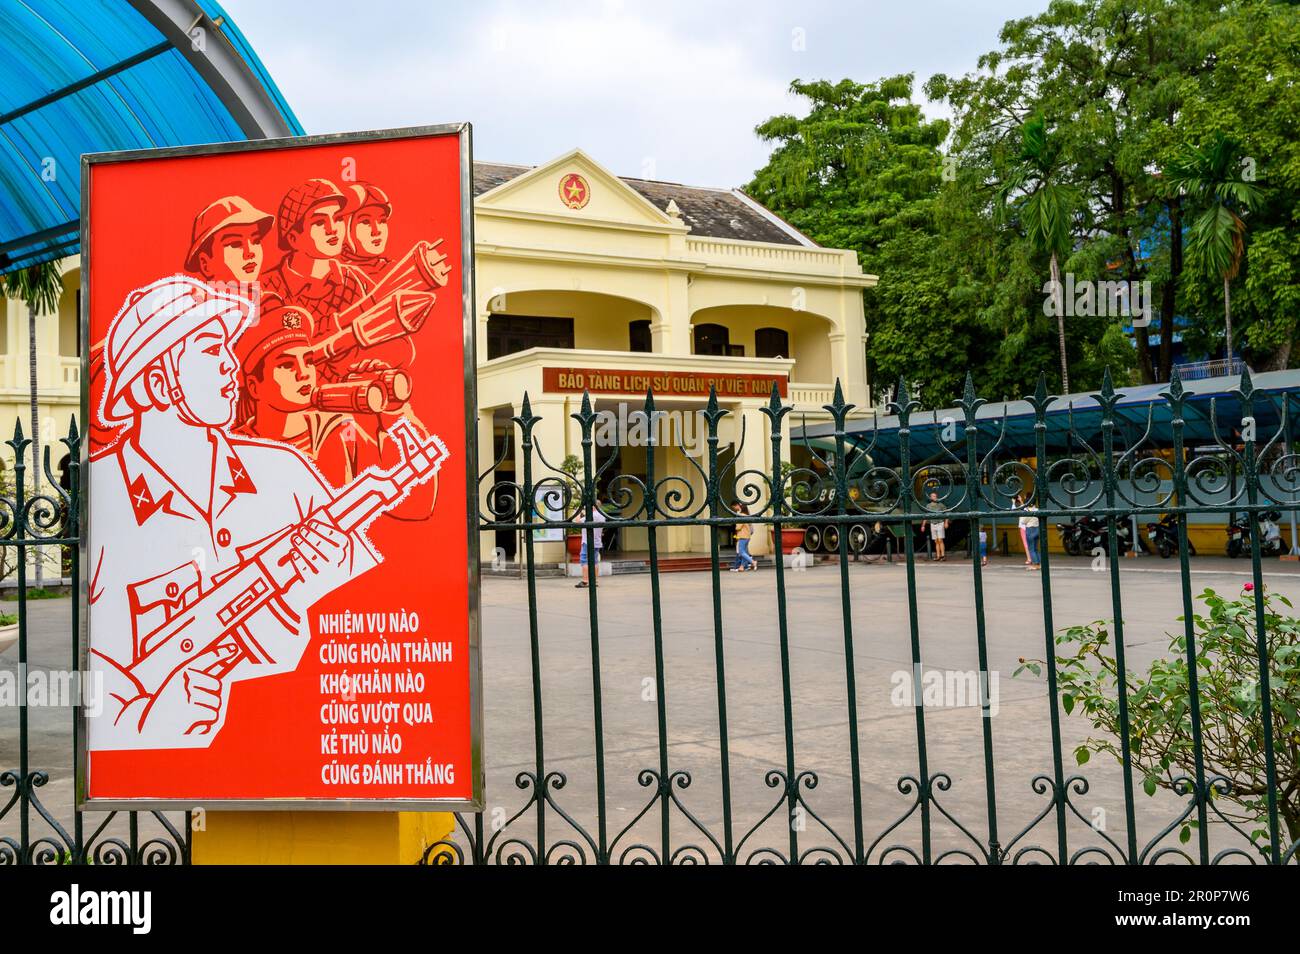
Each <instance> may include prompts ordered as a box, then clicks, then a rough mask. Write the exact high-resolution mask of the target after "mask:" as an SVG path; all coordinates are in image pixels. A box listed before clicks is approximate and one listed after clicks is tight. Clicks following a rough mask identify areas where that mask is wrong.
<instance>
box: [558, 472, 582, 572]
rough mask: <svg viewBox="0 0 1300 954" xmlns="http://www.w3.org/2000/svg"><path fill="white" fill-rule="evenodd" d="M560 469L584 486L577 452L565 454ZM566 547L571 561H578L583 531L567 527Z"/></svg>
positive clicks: (565, 531) (565, 532) (565, 533)
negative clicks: (579, 475)
mask: <svg viewBox="0 0 1300 954" xmlns="http://www.w3.org/2000/svg"><path fill="white" fill-rule="evenodd" d="M560 471H561V472H562V473H564V475H565V476H567V477H568V478H569V479H570V480H572V481H573V482H574V483H575V484H577V485H578V486H579V487H581V486H582V481H581V480H580V479H579V478H578V474H580V473H581V472H582V461H581V460H580V459H579V458H578V455H577V454H568V455H567V456H565V458H564V460H563V461H561V462H560ZM564 549H565V552H567V553H568V555H569V562H570V563H577V562H578V554H579V553H581V552H582V531H581V530H579V529H578V528H577V527H566V528H565V530H564Z"/></svg>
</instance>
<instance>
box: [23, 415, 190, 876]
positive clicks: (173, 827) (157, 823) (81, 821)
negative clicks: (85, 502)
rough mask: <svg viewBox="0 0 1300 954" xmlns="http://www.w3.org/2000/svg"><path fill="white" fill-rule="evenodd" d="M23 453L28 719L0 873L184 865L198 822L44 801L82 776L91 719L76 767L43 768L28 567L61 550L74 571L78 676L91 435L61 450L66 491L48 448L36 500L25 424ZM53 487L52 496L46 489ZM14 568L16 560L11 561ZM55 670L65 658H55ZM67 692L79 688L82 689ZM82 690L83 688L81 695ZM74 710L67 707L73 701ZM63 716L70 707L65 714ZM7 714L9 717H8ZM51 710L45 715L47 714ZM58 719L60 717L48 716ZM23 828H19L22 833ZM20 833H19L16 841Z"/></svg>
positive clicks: (69, 640)
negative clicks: (50, 791) (41, 554)
mask: <svg viewBox="0 0 1300 954" xmlns="http://www.w3.org/2000/svg"><path fill="white" fill-rule="evenodd" d="M5 443H6V444H7V445H8V446H9V448H10V450H11V451H12V452H13V462H14V463H13V486H12V487H11V488H6V493H5V495H4V496H3V497H0V549H3V551H4V552H5V553H6V555H9V554H12V556H13V563H14V571H13V572H14V575H15V577H16V583H17V601H16V604H15V605H16V609H17V616H18V645H17V649H18V660H17V661H18V667H17V672H16V675H17V681H18V685H19V693H20V698H21V701H20V702H19V703H18V705H17V706H16V708H17V711H18V736H17V742H18V746H17V749H18V751H17V762H18V765H17V767H16V768H8V767H3V766H0V826H5V825H6V822H8V823H10V824H9V825H8V826H7V827H0V865H14V864H42V865H49V864H99V865H124V864H151V865H166V864H182V863H187V862H188V860H189V835H190V831H191V827H192V813H190V812H185V813H184V818H183V819H181V818H180V817H179V816H177V815H176V814H174V813H173V814H172V815H171V816H168V815H166V814H164V813H162V812H98V813H81V812H76V811H71V810H70V809H69V811H68V812H67V813H66V814H64V813H60V812H56V811H54V810H52V808H50V807H48V806H47V805H46V804H45V801H44V800H43V799H42V797H41V795H42V792H41V790H42V789H43V788H44V787H45V786H46V785H48V784H49V782H50V779H51V770H53V771H55V772H56V774H60V775H62V780H63V781H65V782H66V781H70V780H71V779H72V777H73V774H74V764H73V763H74V760H75V758H76V754H75V753H76V751H77V747H78V743H79V740H80V734H81V731H82V730H81V724H80V720H81V712H80V711H79V709H78V708H77V706H76V705H75V704H73V705H70V706H67V707H66V712H67V730H68V734H69V736H70V738H71V740H72V744H71V746H70V747H69V748H68V751H69V752H71V753H72V754H71V757H70V759H69V761H68V764H64V765H60V766H57V767H52V766H34V765H33V764H32V761H33V754H34V753H33V744H32V743H33V739H32V735H33V731H32V726H31V717H32V713H33V709H32V707H31V706H29V705H27V691H26V681H27V677H28V674H29V673H30V672H31V671H32V669H33V667H32V666H31V665H30V662H31V659H32V655H33V654H32V649H33V647H32V643H31V633H30V631H29V630H30V626H29V611H30V605H29V604H30V598H29V596H28V591H29V589H30V584H31V580H30V579H29V572H30V568H29V566H28V564H29V561H30V559H31V555H32V553H33V551H34V549H35V548H37V547H40V548H42V549H43V550H46V551H48V550H50V549H53V548H58V549H59V551H61V554H62V558H61V560H60V563H61V565H62V566H63V567H65V568H66V573H67V579H68V582H69V589H70V591H71V592H72V594H73V599H72V600H71V625H70V626H69V631H68V633H67V634H66V644H65V645H66V647H67V656H66V657H65V658H66V659H67V660H68V663H67V669H66V670H65V671H66V672H67V673H68V674H73V673H79V672H80V671H81V669H82V657H81V646H80V610H81V607H80V605H79V601H78V599H77V598H76V594H77V593H79V592H80V587H81V573H82V567H81V558H80V554H79V553H78V543H79V541H80V536H79V534H80V526H81V515H80V513H79V504H80V496H79V494H78V487H79V485H80V470H81V464H80V461H81V435H80V434H78V432H77V422H76V420H75V419H74V420H73V421H72V424H71V426H70V427H69V430H68V434H67V436H66V437H64V438H62V439H61V441H60V443H61V444H62V445H63V447H64V449H65V450H66V452H67V454H68V460H69V465H68V472H67V483H68V486H67V487H66V488H65V487H63V486H62V485H61V481H60V479H59V477H58V476H56V475H55V474H54V472H53V471H52V470H51V468H50V448H49V446H48V444H47V445H46V446H45V447H43V448H42V451H43V455H42V457H43V460H42V469H43V471H44V478H45V479H44V482H43V484H42V490H43V491H44V492H42V493H36V494H33V493H31V492H30V491H29V485H30V482H29V479H28V471H29V468H28V465H27V460H28V459H29V454H28V451H29V448H30V447H31V443H32V442H31V439H30V438H27V437H25V436H24V435H23V428H22V422H21V421H19V422H18V423H17V424H16V425H15V427H14V436H13V439H12V440H9V441H6V442H5ZM46 488H48V490H47V489H46ZM4 562H5V563H6V564H7V563H8V562H9V561H7V560H6V561H4ZM48 658H49V661H50V662H51V663H54V664H55V668H56V669H58V668H61V667H60V666H59V665H58V659H57V654H56V655H55V656H51V657H48ZM65 685H72V686H74V687H75V686H77V685H78V683H77V682H76V680H71V679H70V680H69V681H68V682H67V683H65ZM75 694H76V690H75V688H74V695H75ZM65 701H66V700H65ZM54 708H55V709H58V710H59V711H60V712H62V711H63V710H64V708H65V707H64V706H62V705H59V706H55V707H54ZM4 711H5V710H4V708H0V713H3V712H4ZM43 711H44V710H43ZM48 711H49V712H50V713H51V714H53V712H54V709H51V710H48ZM0 731H3V733H4V735H2V736H0V742H4V743H8V742H11V741H12V737H11V736H9V733H10V732H11V727H10V726H9V725H8V724H5V726H4V728H3V730H0ZM11 748H12V746H11V745H7V744H5V745H0V752H5V753H8V752H9V751H10V750H11ZM14 822H16V824H13V823H14ZM14 829H16V833H15V832H14Z"/></svg>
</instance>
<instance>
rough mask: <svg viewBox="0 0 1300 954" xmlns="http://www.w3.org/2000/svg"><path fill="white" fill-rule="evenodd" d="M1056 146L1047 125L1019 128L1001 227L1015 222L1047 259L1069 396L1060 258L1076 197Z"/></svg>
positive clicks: (1002, 195)
mask: <svg viewBox="0 0 1300 954" xmlns="http://www.w3.org/2000/svg"><path fill="white" fill-rule="evenodd" d="M1065 175H1066V171H1065V169H1064V166H1063V163H1062V159H1061V146H1060V143H1059V142H1058V141H1057V140H1056V139H1055V138H1051V137H1049V135H1048V131H1047V120H1046V119H1044V118H1043V117H1042V116H1041V115H1038V116H1033V117H1031V118H1030V119H1029V120H1028V121H1027V122H1026V123H1025V124H1024V125H1023V126H1022V127H1021V144H1020V154H1019V156H1018V157H1017V161H1016V163H1015V164H1014V165H1013V166H1012V167H1011V169H1010V170H1009V172H1008V174H1007V178H1006V179H1005V180H1004V181H1003V182H1002V184H1001V185H1000V186H999V187H998V191H997V209H998V219H999V221H1002V222H1005V221H1007V220H1008V219H1014V220H1015V221H1016V222H1017V223H1018V225H1019V227H1020V229H1021V231H1022V232H1023V234H1024V235H1025V237H1026V238H1027V239H1028V240H1029V244H1030V247H1031V248H1033V249H1034V250H1035V251H1036V252H1040V253H1042V254H1044V255H1047V256H1048V261H1049V263H1050V268H1051V287H1050V293H1051V296H1052V302H1053V305H1054V311H1055V314H1056V333H1057V340H1058V343H1059V347H1060V353H1061V389H1062V390H1063V391H1065V392H1066V393H1069V390H1070V371H1069V366H1068V362H1067V358H1066V354H1065V304H1064V301H1063V299H1062V285H1061V258H1062V257H1063V256H1065V255H1067V254H1068V253H1069V252H1070V246H1071V244H1072V240H1073V220H1074V210H1075V207H1076V205H1077V204H1078V201H1079V200H1078V193H1077V192H1076V191H1075V190H1074V188H1073V186H1071V185H1069V184H1068V182H1067V181H1063V180H1064V179H1065Z"/></svg>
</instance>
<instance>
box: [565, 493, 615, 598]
mask: <svg viewBox="0 0 1300 954" xmlns="http://www.w3.org/2000/svg"><path fill="white" fill-rule="evenodd" d="M604 503H605V498H604V497H603V496H601V495H600V494H597V495H596V502H595V504H594V505H593V506H592V508H591V522H592V523H593V524H601V523H604V522H605V520H606V519H607V518H606V517H605V513H604V511H603V510H601V507H602V506H603V505H604ZM585 512H586V510H585V508H583V509H579V510H578V512H577V513H576V514H575V515H574V517H573V520H574V522H575V523H586V522H587V521H586V519H585V517H584V516H583V514H584V513H585ZM604 536H605V532H604V530H602V529H601V528H600V527H599V526H596V527H593V528H591V529H590V530H583V531H582V549H581V550H579V551H578V564H579V565H580V566H581V567H582V582H581V583H575V584H574V587H575V588H577V589H582V588H583V587H585V586H588V585H590V586H595V585H596V584H595V583H592V582H590V580H589V578H588V573H589V571H590V567H588V565H587V541H588V540H591V541H592V548H593V549H594V550H595V564H596V572H597V573H599V572H600V551H601V548H602V547H603V546H604Z"/></svg>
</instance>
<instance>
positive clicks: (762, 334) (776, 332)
mask: <svg viewBox="0 0 1300 954" xmlns="http://www.w3.org/2000/svg"><path fill="white" fill-rule="evenodd" d="M754 354H755V356H756V357H759V358H788V357H790V333H789V332H788V331H783V330H782V329H780V328H759V329H758V330H757V331H755V332H754Z"/></svg>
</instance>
